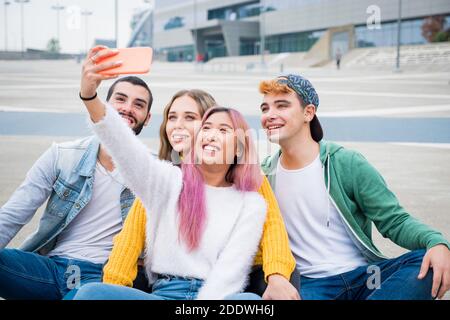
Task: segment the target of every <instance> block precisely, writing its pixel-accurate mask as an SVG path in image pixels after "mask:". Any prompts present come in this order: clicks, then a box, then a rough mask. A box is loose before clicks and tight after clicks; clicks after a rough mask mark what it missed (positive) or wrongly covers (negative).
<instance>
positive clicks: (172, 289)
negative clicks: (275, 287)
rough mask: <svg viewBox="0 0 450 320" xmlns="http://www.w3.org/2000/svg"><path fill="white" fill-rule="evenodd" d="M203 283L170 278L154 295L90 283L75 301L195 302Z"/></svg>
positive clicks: (233, 297)
mask: <svg viewBox="0 0 450 320" xmlns="http://www.w3.org/2000/svg"><path fill="white" fill-rule="evenodd" d="M202 284H203V281H202V280H198V279H187V278H182V277H174V276H170V277H167V278H160V279H158V280H156V282H155V283H154V284H153V291H152V293H146V292H144V291H141V290H137V289H133V288H129V287H124V286H116V285H110V284H101V283H90V284H87V285H85V286H83V287H81V289H80V290H78V292H77V294H76V295H75V297H74V299H75V300H195V299H196V298H197V294H198V291H199V289H200V287H201V286H202ZM225 300H261V297H260V296H258V295H256V294H254V293H237V294H233V295H230V296H228V297H226V298H225Z"/></svg>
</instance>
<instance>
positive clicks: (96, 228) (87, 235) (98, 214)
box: [48, 162, 124, 264]
mask: <svg viewBox="0 0 450 320" xmlns="http://www.w3.org/2000/svg"><path fill="white" fill-rule="evenodd" d="M123 188H124V186H123V183H122V178H121V177H120V174H119V172H118V170H117V169H116V170H114V171H113V172H108V171H107V170H106V169H105V168H104V167H103V166H102V165H101V164H100V163H99V162H97V165H96V168H95V177H94V185H93V192H92V198H91V200H90V201H89V203H88V204H87V205H86V206H85V207H84V208H83V209H82V210H81V211H80V213H78V215H77V216H76V217H75V219H73V221H72V222H71V223H70V224H69V225H68V226H67V228H66V229H65V230H64V231H63V232H61V234H60V235H59V236H58V238H57V242H56V246H55V248H54V249H53V250H52V251H51V252H49V254H48V255H49V256H60V257H64V258H69V259H77V260H86V261H90V262H92V263H98V264H103V263H105V262H106V260H107V259H108V257H109V254H110V253H111V250H112V247H113V237H114V236H115V235H117V234H118V233H119V232H120V230H121V229H122V216H121V211H120V194H121V192H122V190H123Z"/></svg>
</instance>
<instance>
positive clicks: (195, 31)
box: [192, 0, 198, 63]
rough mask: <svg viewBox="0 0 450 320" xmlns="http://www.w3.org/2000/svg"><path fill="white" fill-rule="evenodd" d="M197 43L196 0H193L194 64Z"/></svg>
mask: <svg viewBox="0 0 450 320" xmlns="http://www.w3.org/2000/svg"><path fill="white" fill-rule="evenodd" d="M197 42H198V37H197V0H194V57H193V59H192V60H193V61H194V63H195V62H196V61H197V56H198V48H197V44H198V43H197Z"/></svg>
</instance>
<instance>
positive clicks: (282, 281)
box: [262, 274, 300, 300]
mask: <svg viewBox="0 0 450 320" xmlns="http://www.w3.org/2000/svg"><path fill="white" fill-rule="evenodd" d="M262 298H263V299H264V300H300V295H299V293H298V291H297V289H295V287H294V286H293V285H292V284H291V283H290V282H289V281H288V280H287V279H286V278H285V277H283V276H282V275H279V274H272V275H270V276H269V278H268V283H267V288H266V291H264V294H263V296H262Z"/></svg>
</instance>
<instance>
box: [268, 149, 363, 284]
mask: <svg viewBox="0 0 450 320" xmlns="http://www.w3.org/2000/svg"><path fill="white" fill-rule="evenodd" d="M331 182H332V181H331ZM274 191H275V195H276V197H277V199H278V203H279V206H280V209H281V213H282V215H283V218H284V221H285V224H286V229H287V231H288V234H289V241H290V245H291V249H292V253H293V254H294V257H295V260H296V262H297V269H298V270H299V272H300V274H301V275H303V276H306V277H311V278H323V277H329V276H333V275H337V274H341V273H344V272H347V271H351V270H354V269H356V268H357V267H360V266H362V265H365V264H367V261H366V259H365V258H364V257H363V255H362V254H361V252H360V251H359V250H358V248H357V247H356V246H355V244H354V243H353V241H352V240H351V238H350V237H349V235H348V233H347V231H346V229H345V225H344V222H343V220H342V218H341V216H340V214H339V212H338V211H337V210H336V208H335V206H334V205H333V203H332V201H331V199H330V198H329V196H328V192H327V188H326V185H325V179H324V176H323V167H322V163H321V161H320V157H319V156H318V157H317V158H316V159H315V160H314V161H313V162H312V163H311V164H309V165H308V166H306V167H304V168H302V169H298V170H287V169H284V168H283V166H282V165H281V161H279V162H278V167H277V174H276V186H275V190H274ZM328 219H329V222H330V223H329V226H327V221H328Z"/></svg>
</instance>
